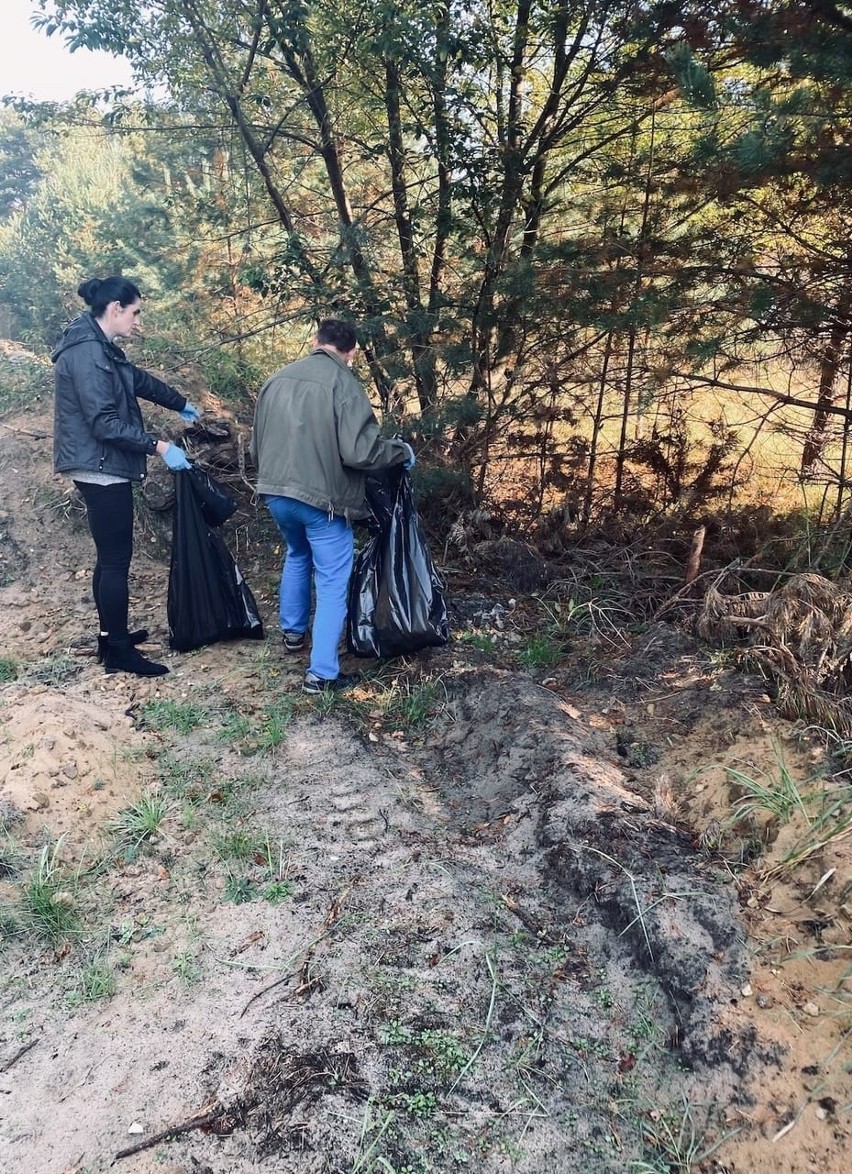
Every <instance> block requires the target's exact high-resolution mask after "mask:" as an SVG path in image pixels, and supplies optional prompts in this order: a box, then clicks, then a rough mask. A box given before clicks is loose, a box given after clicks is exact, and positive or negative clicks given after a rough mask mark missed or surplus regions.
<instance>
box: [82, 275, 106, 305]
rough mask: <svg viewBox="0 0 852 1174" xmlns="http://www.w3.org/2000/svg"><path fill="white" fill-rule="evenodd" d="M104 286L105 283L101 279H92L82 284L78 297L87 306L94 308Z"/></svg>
mask: <svg viewBox="0 0 852 1174" xmlns="http://www.w3.org/2000/svg"><path fill="white" fill-rule="evenodd" d="M102 285H103V282H102V281H101V279H100V278H99V277H90V278H88V279H87V280H86V281H83V282H81V283H80V285H79V286H78V288H77V296H78V297H81V298H82V299H83V301H84V302H85V303H86V305H87V306H92V305H94V303H95V298H96V297H97V293H98V290H99V289H100V288H101V286H102Z"/></svg>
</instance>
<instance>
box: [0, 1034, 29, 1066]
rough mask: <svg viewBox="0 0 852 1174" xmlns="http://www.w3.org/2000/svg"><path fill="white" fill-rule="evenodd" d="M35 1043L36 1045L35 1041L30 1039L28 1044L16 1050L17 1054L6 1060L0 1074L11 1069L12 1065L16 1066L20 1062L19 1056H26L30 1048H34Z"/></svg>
mask: <svg viewBox="0 0 852 1174" xmlns="http://www.w3.org/2000/svg"><path fill="white" fill-rule="evenodd" d="M37 1043H38V1040H37V1039H31V1040H30V1042H29V1043H28V1044H24V1046H23V1047H22V1048H18V1050H17V1052H15V1054H14V1056H12V1058H11V1059H9V1060H7V1061H6V1063H5V1064H4V1065H3V1067H2V1068H0V1072H8V1071H9V1069H10V1068H11V1067H12V1065H13V1064H17V1062H18V1061H19V1060H20V1058H21V1056H26V1054H27V1052H28V1051H29V1050H30V1048H34V1047H35V1046H36V1044H37Z"/></svg>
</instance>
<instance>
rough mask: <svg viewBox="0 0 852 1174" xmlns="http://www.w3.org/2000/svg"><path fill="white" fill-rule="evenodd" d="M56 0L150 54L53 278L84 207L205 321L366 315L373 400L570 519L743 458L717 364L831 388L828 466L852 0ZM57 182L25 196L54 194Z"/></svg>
mask: <svg viewBox="0 0 852 1174" xmlns="http://www.w3.org/2000/svg"><path fill="white" fill-rule="evenodd" d="M39 7H40V9H41V11H42V13H43V26H44V28H45V31H47V32H50V33H52V34H53V35H58V36H63V37H64V38H65V39H66V40H67V41H68V42H69V44H71V45H72V46H74V45H88V46H90V47H93V48H102V49H107V50H110V51H112V52H116V53H120V54H123V55H124V56H126V57H127V58H128V59H129V60H130V61H131V63H132V64H133V68H134V70H135V73H136V76H137V78H138V80H139V81H140V83H144V84H146V85H148V86H155V87H159V90H156V91H154V92H156V94H157V99H156V101H155V102H154V103H153V104H149V105H148V106H144V105H132V104H131V105H128V104H126V103H125V104H124V105H122V104H120V103H115V104H113V106H112V108H111V110H110V112H109V115H108V117H107V119H106V122H107V124H108V128H109V129H110V131H111V133H112V135H113V137H116V136H117V137H118V139H119V141H120V142H121V143H122V147H121V150H120V152H119V154H120V155H121V158H122V159H123V160H125V163H126V165H127V167H128V171H127V173H126V182H125V184H124V186H123V187H122V189H121V193H120V195H119V196H117V197H116V200H117V203H111V204H109V205H108V206H107V205H105V204H103V203H99V202H98V200H97V199H96V198H94V197H93V198H92V200H91V201H90V202H89V203H88V205H87V196H86V193H85V191H84V190H83V189H79V188H78V189H74V188H73V185H72V190H76V191H78V194H79V198H78V196H75V197H74V199H75V200H77V203H76V205H75V207H76V212H73V213H72V210H71V208H70V205H68V201H69V200H70V196H66V197H60V199H64V200H65V201H66V203H62V207H63V208H66V210H67V212H68V215H67V216H65V218H64V223H65V225H66V226H67V225H68V224H69V223H74V224H75V237H76V238H77V239H76V241H75V243H74V244H73V245H72V244H69V243H68V242H67V241H63V240H61V235H62V234H61V233H59V234H57V235H56V236H55V241H56V244H57V245H58V246H59V247H58V249H57V250H56V251H55V252H56V254H57V255H56V256H55V257H54V260H53V261H52V266H53V271H54V280H55V281H56V282H57V283H58V284H59V285H62V284H63V283H64V282H66V281H67V280H68V277H69V276H70V273H71V271H72V270H73V269H74V266H75V265H79V264H82V262H83V259H84V256H85V249H84V248H82V247H81V241H82V238H84V237H85V235H86V234H85V231H84V230H83V226H84V225H85V224H86V223H88V219H87V218H88V217H89V216H90V215H91V217H92V219H93V220H94V221H97V222H98V223H99V224H100V226H101V237H102V240H103V241H104V247H105V256H106V255H109V256H115V257H116V258H118V257H119V256H120V257H121V259H122V263H123V264H124V265H125V267H126V266H127V265H128V264H131V265H134V266H140V267H144V266H145V265H146V263H147V264H148V265H149V266H150V267H152V268H154V269H156V273H152V274H151V278H152V281H154V283H155V285H158V286H159V288H160V289H161V291H162V294H163V299H164V301H165V302H169V301H171V304H172V307H173V309H174V312H175V320H176V322H179V323H180V324H181V325H182V326H183V327H184V328H185V329H189V328H191V327H192V326H193V325H194V327H195V328H196V329H198V328H199V327H200V326H201V324H202V323H203V329H204V332H205V335H206V337H207V339H208V341H209V343H210V345H211V347H213V345H214V344H216V343H217V342H218V343H222V342H229V341H231V340H234V345H235V346H239V347H242V348H245V347H246V346H249V347H250V346H251V339H253V338H261V337H264V335H263V333H262V332H264V331H269V332H276V331H277V332H278V333H277V337H278V338H279V339H280V342H279V343H278V344H277V346H278V349H279V351H281V352H283V353H284V354H286V351H287V346H286V340H285V334H284V333H282V326H283V327H284V328H285V331H286V324H288V323H305V324H307V323H310V322H311V321H313V320H315V319H316V318H317V317H318V316H321V315H324V314H326V313H329V312H334V313H346V314H349V315H351V316H352V317H353V318H354V319H355V320H356V321H357V322H358V324H359V328H360V330H361V332H362V340H363V343H364V351H365V354H366V358H367V362H368V364H369V368H370V372H371V374H372V377H373V380H374V383H375V387H376V389H377V392H378V395H379V397H380V400H381V402H382V404H383V406H384V407H385V408H386V409H387V410H388V411H389V412H390V413H392V414H393V415H394V416H398V415H400V414H406V413H407V414H409V415H412V414H415V415H416V416H417V417H418V418H419V423H418V425H417V426H418V427H419V428H420V430H421V433H422V435H423V437H424V438H433V439H431V440H430V441H429V442H430V443H432V444H433V445H434V446H435V451H436V453H438V452H440V453H441V454H442V459H444V460H445V461H446V462H447V463H448V465H449V466H450V467H451V468H456V469H461V470H462V471H463V472H464V474H465V476H466V477H467V478H469V481H470V484H471V485H472V486H473V488H474V490H475V492H477V493H478V494H480V495H485V496H488V495H489V494H490V493H492V492H498V491H499V492H500V493H501V494H502V495H503V496H504V498H505V496H506V495H507V493H508V494H512V493H515V494H516V498H517V502H518V510H519V513H520V514H525V516H526V517H527V518H529V517H533V516H535V515H536V513H538V512H540V511H541V510H543V509H544V508H545V507H546V506H547V505H548V503H552V502H553V501H554V500H556V499H558V498H559V497H561V498H562V500H563V510H564V513H565V515H566V516H568V515H571V516H573V517H578V518H579V519H580V520H581V521H588V520H590V518H591V517H592V516H593V514H594V513H595V511H596V510H599V509H600V508H601V505H602V504H604V503H605V502H606V503H608V505H609V506H610V507H614V508H615V509H616V510H626V509H633V510H640V511H645V512H647V511H649V510H653V509H658V508H672V507H675V508H678V509H680V510H682V511H688V510H689V509H691V508H694V506H695V504H696V503H697V502H699V501H701V500H704V501H706V500H707V498H708V496H712V494H713V493H714V492H717V491H721V489H722V488H723V487H724V486H727V487H729V483H730V479H731V478H732V477H734V476H735V475H736V474H735V471H734V470H735V469H736V468H740V470H741V471H742V469H744V468H745V467H746V466H744V465H743V454H740V456H739V457H737V458H736V462H735V461H734V458H735V454H736V452H737V449H738V447H739V445H740V443H741V440H740V436H739V433H738V430H737V428H736V427H734V426H731V425H730V424H729V423H728V422H727V421H726V418H725V415H724V412H723V411H721V410H719V411H716V410H715V409H714V410H712V411H710V412H708V409H707V407H706V404H702V402H701V401H700V399H699V398H698V396H699V393H700V389H702V388H704V387H706V386H708V385H716V386H722V385H723V384H731V385H734V384H737V385H739V386H741V387H743V389H744V392H745V394H746V395H750V396H752V397H755V396H758V397H760V399H759V402H760V404H761V407H760V409H759V411H761V412H763V411H764V409H765V418H766V419H767V420H768V419H769V418H770V416H771V412H772V410H774V406H777V404H778V402H779V400H784V399H787V400H790V401H796V402H801V403H806V404H807V403H809V404H812V406H813V408H814V414H813V417H812V421H811V427H810V429H806V430H805V432H804V433H803V435H802V437H801V443H802V459H801V466H802V470H803V471H804V472H805V473H806V474H808V475H813V474H814V472H817V473H818V474H819V475H823V474H824V473H825V462H824V460H823V455H824V453H825V452H826V451H827V447H826V446H827V444H828V442H829V441H830V439H831V433H832V429H831V421H832V420H837V419H842V418H843V412H844V411H845V410H846V409H844V408H843V406H842V405H840V404H839V403H838V395H839V394H840V391H841V389H842V386H843V373H844V370H846V369H847V368H848V362H849V360H848V350H849V314H850V305H849V295H848V292H847V291H848V290H849V289H850V288H852V286H850V282H849V246H848V240H847V235H848V234H847V232H846V230H845V224H846V223H847V222H848V216H847V206H846V205H847V202H848V190H849V179H850V164H849V159H850V158H852V154H850V151H849V146H850V143H849V141H848V140H849V134H850V132H849V129H848V128H849V126H850V119H849V117H848V115H849V111H848V105H849V95H850V69H852V67H850V64H849V62H850V60H852V55H850V54H849V52H848V50H849V47H850V43H849V42H850V38H852V10H850V6H849V5H846V4H843V3H830V2H829V0H790V2H788V3H783V2H782V3H778V2H776V0H773V2H772V3H769V0H719V2H718V3H715V4H712V5H711V4H709V3H706V2H705V0H679V2H678V3H674V2H672V0H631V2H629V3H624V0H618V2H616V0H556V2H555V3H553V2H548V3H545V2H544V0H496V2H494V0H492V2H491V3H489V4H486V3H484V2H483V0H433V2H430V3H427V4H421V3H415V2H414V0H377V2H372V3H369V4H368V3H361V4H356V5H355V6H354V7H353V6H350V7H347V8H346V9H345V10H344V9H343V8H342V7H341V6H340V5H338V4H332V3H330V2H329V0H231V2H230V3H228V4H227V5H222V4H219V3H215V2H214V0H152V2H151V3H149V4H148V5H147V6H146V7H145V8H144V9H140V8H139V7H138V6H137V5H136V4H135V3H131V2H130V0H109V3H107V2H106V0H39ZM16 133H17V132H16ZM7 137H9V142H8V146H7V147H6V148H0V149H6V150H8V151H9V152H10V153H12V154H13V153H14V151H15V150H16V147H15V143H14V141H13V138H12V137H11V132H9V136H7ZM131 155H132V156H133V160H134V161H133V162H132V163H131V162H130V161H129V157H130V156H131ZM37 157H40V156H37ZM123 165H124V164H123ZM33 182H35V180H33ZM26 184H27V181H26V180H25V179H22V180H21V183H20V185H19V186H20V187H21V190H23V188H25V187H26ZM13 186H14V184H13ZM107 186H109V185H108V184H107ZM42 188H43V185H42V184H39V185H38V186H37V188H36V190H35V195H33V192H32V190H29V192H28V195H27V201H28V202H27V207H26V210H24V209H23V202H22V200H21V198H20V197H17V198H18V204H15V202H14V199H13V200H12V202H11V203H7V205H6V207H7V212H8V213H11V220H10V221H8V223H16V224H20V225H22V224H23V223H24V221H23V219H22V218H23V217H24V216H28V217H30V218H31V220H32V223H34V224H36V217H37V213H38V209H39V208H42V212H41V213H40V214H41V215H42V216H44V211H43V209H44V207H45V203H44V200H47V188H46V187H44V190H42ZM154 193H156V196H154ZM146 195H147V197H148V203H147V205H146V199H145V197H146ZM43 196H44V200H42V197H43ZM152 197H154V198H152ZM33 199H34V200H35V202H36V204H37V205H38V207H37V208H32V210H31V207H32V201H33ZM39 201H42V202H41V203H39ZM48 202H49V201H48ZM70 202H71V203H73V202H74V201H73V200H70ZM146 207H147V212H146V211H145V209H146ZM117 208H120V209H121V215H117V212H116V209H117ZM146 216H147V219H146ZM75 217H76V219H75ZM16 218H17V219H16ZM131 224H133V225H135V226H139V227H140V228H141V230H142V231H141V235H140V236H139V237H138V240H139V241H141V242H144V245H143V247H141V248H140V247H139V246H138V245H137V247H136V248H135V251H134V242H133V240H132V239H128V236H129V235H131V236H132V233H131V234H128V226H129V225H131ZM78 225H79V230H78ZM37 227H38V231H37V232H36V233H35V235H34V239H43V240H44V241H45V243H46V241H47V237H46V236H43V237H42V238H40V237H39V236H38V233H39V232H41V233H42V234H44V233H45V232H46V229H45V228H44V226H43V225H42V226H40V227H39V226H38V225H37ZM4 231H6V230H4ZM28 231H29V230H28ZM48 236H49V234H48ZM169 238H170V239H171V248H170V247H169ZM6 239H7V240H8V236H7V237H6ZM20 244H21V247H22V248H23V247H24V244H23V237H21V238H20ZM63 250H65V253H67V258H66V260H64V261H63V262H62V263H61V264H60V262H59V260H58V255H59V254H63ZM109 250H114V251H113V252H112V253H110V252H109ZM63 255H64V254H63ZM44 256H45V250H44V249H41V248H40V249H39V257H40V258H41V261H42V264H44ZM38 259H39V258H38V257H35V256H34V257H33V258H32V260H33V263H34V264H35V263H36V262H37V261H38ZM63 266H64V268H63ZM34 271H36V272H37V271H38V270H37V269H36V270H34ZM182 288H184V289H185V288H191V289H192V290H193V292H194V293H195V292H196V291H200V293H201V295H202V296H201V297H200V299H199V300H197V301H196V300H195V299H193V300H192V301H189V300H188V299H186V298H185V297H184V298H181V297H180V295H179V294H178V292H177V291H178V290H180V289H182ZM8 291H9V287H8V285H7V296H9V292H8ZM12 292H14V293H15V297H16V298H18V297H20V298H23V297H24V296H25V291H24V290H23V289H20V290H18V291H17V292H15V290H14V289H13V291H12ZM273 337H275V335H273ZM210 353H212V351H211V352H210ZM269 365H271V364H269ZM781 371H783V372H785V373H786V374H785V377H786V378H788V379H795V382H796V384H797V387H796V391H795V393H794V392H793V391H792V390H790V388H787V389H786V391H785V389H783V388H782V389H781V390H778V389H777V388H776V387H774V386H772V385H773V381H775V380H777V375H778V372H781ZM793 373H795V375H794V374H793ZM790 386H791V387H792V384H791V385H790ZM800 389H801V390H800ZM809 389H810V390H809ZM764 397H765V398H764ZM847 408H848V405H847ZM438 438H440V440H441V444H440V445H439V444H438ZM837 476H838V478H839V480H840V481H841V482H842V481H843V479H844V477H845V473H844V471H843V470H842V469H840V470H838V472H837ZM509 486H512V489H509V488H508V487H509Z"/></svg>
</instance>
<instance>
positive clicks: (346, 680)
mask: <svg viewBox="0 0 852 1174" xmlns="http://www.w3.org/2000/svg"><path fill="white" fill-rule="evenodd" d="M360 680H361V674H360V673H338V674H337V676H336V677H333V678H332V679H331V680H327V679H326V678H324V677H318V676H317V675H316V673H312V672H310V670H309V671H308V672H306V673H305V682H304V684H303V685H302V688H303V689H304V691H305V692H306V693H340V692H341V691H342V690H343V689H351V688H352V686H353V685H357V684H358V682H359V681H360Z"/></svg>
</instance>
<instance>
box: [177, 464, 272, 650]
mask: <svg viewBox="0 0 852 1174" xmlns="http://www.w3.org/2000/svg"><path fill="white" fill-rule="evenodd" d="M194 473H195V469H194V468H193V469H189V470H187V471H185V472H180V473H176V474H175V508H174V519H173V524H172V561H171V570H170V573H169V594H168V603H167V614H168V620H169V643H170V645H171V646H172V648H176V649H177V650H178V651H179V652H188V651H189V650H190V649H191V648H200V647H201V646H202V645H203V644H214V643H215V642H216V641H217V640H237V639H246V638H247V639H251V640H262V639H263V624H262V623H261V619H260V613H259V612H258V609H257V603H256V602H255V599H254V596H253V595H252V593H251V589H250V588H249V586H248V584H247V583H246V581H245V580H244V579H243V577H242V575H241V574H240V569H239V567H238V566H237V564H236V563H235V562H234V559H233V558H232V556H231V553H230V551H229V550H228V548H227V546H226V545H225V541H224V539H223V538H222V535H221V533H220V531H219V530H218V528H216V527H214V526H211V525H210V524H209V523H208V521H207V520H206V518H205V516H204V505H203V497H202V491H201V490H200V489H199V483H198V479H197V478H196V477H195V476H194V475H193V474H194Z"/></svg>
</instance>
